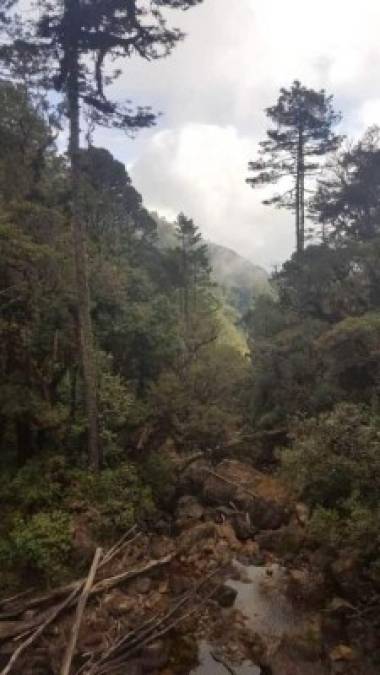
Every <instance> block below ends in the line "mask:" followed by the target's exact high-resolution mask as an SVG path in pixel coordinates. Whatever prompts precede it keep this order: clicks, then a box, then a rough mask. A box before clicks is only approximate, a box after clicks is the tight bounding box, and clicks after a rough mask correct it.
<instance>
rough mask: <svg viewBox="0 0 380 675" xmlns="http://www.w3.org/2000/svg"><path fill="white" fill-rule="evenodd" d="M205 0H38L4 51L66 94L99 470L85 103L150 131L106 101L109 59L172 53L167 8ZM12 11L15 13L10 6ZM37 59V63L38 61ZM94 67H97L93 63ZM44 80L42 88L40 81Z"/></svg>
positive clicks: (91, 432) (112, 119) (99, 119)
mask: <svg viewBox="0 0 380 675" xmlns="http://www.w3.org/2000/svg"><path fill="white" fill-rule="evenodd" d="M200 1H201V0H153V2H152V3H150V5H149V7H147V6H146V3H145V2H143V1H139V0H127V1H125V0H107V1H105V0H97V1H96V2H91V3H88V2H85V1H84V0H64V1H63V2H61V1H58V0H56V1H55V2H50V0H39V2H38V3H37V9H38V12H39V14H38V19H36V21H35V23H34V24H33V23H32V25H31V26H29V27H28V30H26V28H25V31H24V36H23V38H22V39H20V38H16V40H15V41H14V43H13V44H12V45H10V46H8V45H5V46H4V47H3V49H2V58H3V60H4V61H5V62H8V63H9V65H10V66H11V67H12V65H13V66H15V67H14V68H13V73H16V74H18V75H19V64H20V63H21V62H22V58H21V56H22V55H25V53H26V54H28V53H29V54H30V57H32V56H35V55H37V63H36V64H34V69H33V73H37V78H38V77H40V80H41V77H42V79H43V82H44V84H45V86H47V87H49V86H50V87H51V88H54V89H55V90H56V91H58V92H61V93H63V94H64V96H65V103H66V112H67V117H68V121H69V143H68V155H69V159H70V166H71V212H72V233H73V252H74V256H73V257H74V267H75V275H76V288H77V312H78V325H79V339H80V346H81V354H82V370H83V378H84V382H85V391H86V404H87V418H88V449H89V462H90V466H91V467H92V468H93V469H94V470H98V468H99V466H100V462H101V451H100V447H99V441H98V406H97V376H96V366H95V356H94V338H93V329H92V321H91V314H90V298H89V290H88V272H87V252H86V232H85V227H84V219H83V216H82V212H81V180H80V119H81V106H82V105H85V106H89V109H90V114H91V117H92V120H93V122H94V123H96V124H100V125H103V126H114V127H118V128H124V129H128V130H136V129H138V128H141V127H146V126H151V125H152V124H153V123H154V115H153V114H152V113H151V112H150V110H148V109H139V110H137V111H136V112H133V111H132V110H131V109H130V107H129V106H128V105H124V106H123V105H122V106H120V105H117V104H115V103H114V102H112V101H110V100H109V99H107V97H106V96H105V93H104V84H105V82H107V84H109V83H110V82H111V81H112V80H113V79H114V78H115V77H117V75H118V74H120V71H116V72H115V71H113V73H112V74H108V73H107V75H106V74H105V71H104V64H105V60H106V58H107V57H108V58H110V59H115V58H120V57H129V56H131V55H132V54H134V53H137V54H138V55H140V56H141V57H143V58H146V59H157V58H160V57H162V56H166V55H167V54H169V53H170V52H171V50H172V49H173V48H174V47H175V45H176V44H177V42H178V41H179V40H181V39H182V38H183V33H182V32H181V31H179V30H177V29H170V28H168V27H167V22H166V18H165V16H164V13H163V12H164V10H165V9H170V8H172V9H183V10H185V9H188V8H189V7H192V6H194V5H196V4H198V3H199V2H200ZM7 9H8V10H9V8H7ZM38 58H39V60H38ZM90 62H94V69H93V71H91V70H90V69H89V65H88V64H89V63H90ZM40 80H39V83H41V82H40Z"/></svg>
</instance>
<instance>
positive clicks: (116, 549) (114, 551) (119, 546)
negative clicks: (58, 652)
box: [0, 526, 141, 640]
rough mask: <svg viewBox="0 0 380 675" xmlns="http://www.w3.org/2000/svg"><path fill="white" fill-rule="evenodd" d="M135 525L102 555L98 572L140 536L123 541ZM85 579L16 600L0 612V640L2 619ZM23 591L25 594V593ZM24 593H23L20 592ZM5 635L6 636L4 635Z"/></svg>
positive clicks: (65, 591) (50, 600)
mask: <svg viewBox="0 0 380 675" xmlns="http://www.w3.org/2000/svg"><path fill="white" fill-rule="evenodd" d="M135 530H136V526H134V527H133V528H131V529H130V530H128V532H126V533H125V535H123V537H121V539H119V541H118V542H117V543H116V544H115V545H114V546H112V547H111V548H110V549H109V550H108V551H107V552H106V553H105V555H104V557H103V559H102V561H101V563H100V564H99V567H98V571H99V572H100V571H101V570H102V569H103V568H104V567H105V566H106V565H108V563H110V562H111V561H112V560H114V558H115V557H116V556H117V555H119V554H120V553H121V551H122V550H124V549H125V548H126V547H127V546H128V545H129V544H132V543H133V542H134V541H135V540H136V539H137V538H138V537H139V536H141V533H140V532H138V533H137V534H135V535H134V536H133V537H132V539H128V541H125V538H126V537H128V536H129V535H130V534H132V533H133V532H135ZM85 581H86V580H85V579H84V578H83V579H79V580H76V581H72V582H70V583H69V584H66V585H65V586H60V587H59V588H55V589H54V590H53V591H48V592H47V593H40V594H39V595H37V596H36V597H34V598H30V599H29V600H26V601H24V602H22V603H20V602H16V604H15V605H14V606H13V607H12V605H11V606H10V607H9V608H8V609H7V610H6V611H5V612H2V613H0V640H1V639H3V637H4V636H2V632H1V625H2V622H3V621H8V620H9V619H15V618H17V617H18V616H20V615H21V614H24V612H27V611H28V610H33V609H36V608H41V607H43V606H44V605H50V604H52V603H54V602H55V601H56V600H59V599H60V598H64V597H65V596H67V595H68V594H70V593H71V592H72V591H74V590H75V588H77V586H78V585H80V584H82V583H84V582H85ZM26 593H29V591H26ZM26 593H25V594H26ZM22 595H24V594H22ZM20 597H21V595H20V596H18V597H17V596H15V598H14V599H15V600H17V599H19V598H20ZM4 602H6V603H7V604H11V601H10V600H9V599H8V600H7V601H4ZM33 625H34V624H33V622H31V627H33ZM5 637H6V636H5Z"/></svg>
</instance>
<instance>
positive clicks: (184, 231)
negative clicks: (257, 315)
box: [176, 213, 211, 333]
mask: <svg viewBox="0 0 380 675" xmlns="http://www.w3.org/2000/svg"><path fill="white" fill-rule="evenodd" d="M176 236H177V238H178V241H179V247H178V248H177V260H178V263H179V269H178V272H179V283H180V287H181V309H182V313H183V320H184V325H185V329H186V332H187V333H188V332H189V330H190V327H191V326H190V324H191V313H192V311H194V310H196V308H197V299H198V293H199V291H200V289H201V287H202V286H203V287H204V286H205V285H206V286H209V285H210V271H211V268H210V263H209V259H208V250H207V245H206V244H203V243H202V235H201V233H200V232H199V229H198V227H197V226H196V225H195V224H194V222H193V221H192V220H191V219H190V218H186V216H185V215H184V214H183V213H180V214H179V216H178V219H177V223H176Z"/></svg>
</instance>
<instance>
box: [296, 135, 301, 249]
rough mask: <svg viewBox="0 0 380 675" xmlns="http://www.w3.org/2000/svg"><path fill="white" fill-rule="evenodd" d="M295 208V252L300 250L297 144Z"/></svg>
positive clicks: (298, 159) (298, 160)
mask: <svg viewBox="0 0 380 675" xmlns="http://www.w3.org/2000/svg"><path fill="white" fill-rule="evenodd" d="M295 210H296V251H297V253H299V252H300V250H301V244H300V157H299V145H298V149H297V167H296V200H295Z"/></svg>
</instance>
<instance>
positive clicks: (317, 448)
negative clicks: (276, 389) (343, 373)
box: [282, 404, 380, 561]
mask: <svg viewBox="0 0 380 675" xmlns="http://www.w3.org/2000/svg"><path fill="white" fill-rule="evenodd" d="M282 473H283V475H284V476H285V478H286V479H287V480H288V482H289V485H290V486H291V487H292V489H293V490H294V491H295V493H296V495H297V496H298V497H301V498H302V499H304V500H305V501H306V502H308V503H309V504H310V505H311V507H312V509H313V512H312V518H311V522H310V525H309V533H310V535H311V537H312V539H313V540H315V541H316V542H317V543H319V544H322V545H327V546H329V547H332V548H333V549H337V550H339V548H342V547H343V546H344V547H351V548H353V549H355V550H356V552H357V553H358V555H359V556H360V557H362V558H364V559H366V560H373V561H376V560H377V559H378V558H379V555H378V544H379V541H380V508H379V496H380V421H379V419H378V418H376V417H373V416H371V414H370V412H369V411H368V410H366V409H364V408H361V407H358V406H355V405H353V404H340V405H338V406H336V408H335V409H334V410H333V411H332V412H331V413H326V414H323V415H320V416H319V417H317V418H311V419H307V420H300V421H298V422H297V423H296V424H295V427H294V429H293V445H292V447H291V448H290V449H286V450H284V451H283V453H282ZM376 551H377V553H376Z"/></svg>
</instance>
